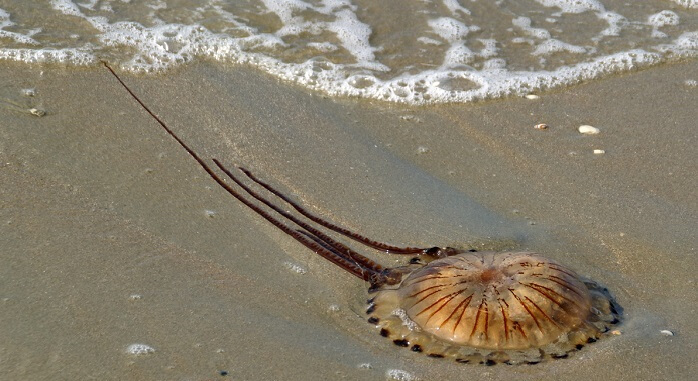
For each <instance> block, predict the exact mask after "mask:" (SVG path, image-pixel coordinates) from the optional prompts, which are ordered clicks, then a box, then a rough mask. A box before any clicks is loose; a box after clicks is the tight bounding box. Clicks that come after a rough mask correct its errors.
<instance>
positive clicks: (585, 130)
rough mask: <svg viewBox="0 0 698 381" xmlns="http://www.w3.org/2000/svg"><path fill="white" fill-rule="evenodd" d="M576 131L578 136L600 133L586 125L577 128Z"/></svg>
mask: <svg viewBox="0 0 698 381" xmlns="http://www.w3.org/2000/svg"><path fill="white" fill-rule="evenodd" d="M577 131H579V133H580V134H584V135H596V134H598V133H599V132H600V130H599V129H598V128H596V127H594V126H589V125H586V124H585V125H582V126H579V128H577Z"/></svg>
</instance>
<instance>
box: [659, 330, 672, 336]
mask: <svg viewBox="0 0 698 381" xmlns="http://www.w3.org/2000/svg"><path fill="white" fill-rule="evenodd" d="M659 333H661V334H662V335H664V336H674V332H672V331H670V330H668V329H663V330H661V331H659Z"/></svg>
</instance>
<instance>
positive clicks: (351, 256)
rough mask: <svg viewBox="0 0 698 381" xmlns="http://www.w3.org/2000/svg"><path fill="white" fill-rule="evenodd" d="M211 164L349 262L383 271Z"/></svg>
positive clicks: (226, 169) (379, 266)
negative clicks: (352, 261) (349, 260)
mask: <svg viewBox="0 0 698 381" xmlns="http://www.w3.org/2000/svg"><path fill="white" fill-rule="evenodd" d="M213 162H214V163H215V164H216V165H217V166H218V168H219V169H220V170H221V171H223V172H224V173H225V174H226V175H228V177H230V179H231V180H233V181H234V182H235V183H236V184H237V185H238V186H239V187H240V188H242V189H243V190H244V191H245V192H247V194H249V195H250V196H252V197H254V198H255V199H257V200H259V201H260V202H262V203H263V204H264V205H266V206H268V207H269V208H270V209H272V210H273V211H275V212H277V213H279V214H280V215H282V216H283V217H285V218H286V219H288V220H289V221H291V222H293V223H295V224H297V225H298V226H300V227H302V228H303V229H305V230H307V231H308V232H310V233H311V234H312V235H314V236H315V237H317V238H319V239H320V240H322V241H323V242H326V243H327V244H328V245H330V246H331V247H333V248H334V249H336V250H337V251H338V252H339V253H340V254H342V255H343V256H345V257H347V258H348V259H351V260H354V261H356V262H358V264H359V265H360V266H362V267H365V268H368V269H371V270H372V271H374V272H376V273H380V272H381V271H383V270H384V268H383V266H381V265H379V264H378V263H376V262H374V261H372V260H371V259H369V258H367V257H365V256H363V255H361V254H359V253H357V252H356V251H354V250H352V249H351V248H349V247H348V246H346V245H344V244H343V243H341V242H338V241H336V240H334V239H333V238H332V237H330V236H328V235H327V234H325V233H323V232H321V231H320V230H318V229H316V228H314V227H313V226H311V225H309V224H308V223H306V222H303V221H301V220H300V219H298V218H296V217H295V216H294V215H292V214H290V213H288V212H286V211H285V210H283V209H281V208H279V207H278V206H276V205H274V204H273V203H271V202H270V201H269V200H267V199H266V198H264V197H262V196H261V195H260V194H258V193H257V192H255V191H253V190H252V189H251V188H250V187H248V186H247V185H245V184H244V183H243V182H242V181H240V179H238V178H237V176H235V175H234V174H233V173H232V172H231V171H230V170H229V169H228V168H226V167H225V166H224V165H223V164H221V162H220V161H219V160H218V159H213Z"/></svg>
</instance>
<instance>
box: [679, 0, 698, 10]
mask: <svg viewBox="0 0 698 381" xmlns="http://www.w3.org/2000/svg"><path fill="white" fill-rule="evenodd" d="M674 2H675V3H676V4H678V5H681V6H683V7H686V8H688V9H694V8H698V0H674Z"/></svg>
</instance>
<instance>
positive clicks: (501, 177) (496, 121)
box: [0, 1, 698, 380]
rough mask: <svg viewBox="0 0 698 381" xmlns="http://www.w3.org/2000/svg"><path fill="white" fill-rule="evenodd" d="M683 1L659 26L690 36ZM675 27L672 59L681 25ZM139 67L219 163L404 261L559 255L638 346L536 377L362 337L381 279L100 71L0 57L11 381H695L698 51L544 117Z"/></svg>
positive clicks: (539, 109) (3, 344)
mask: <svg viewBox="0 0 698 381" xmlns="http://www.w3.org/2000/svg"><path fill="white" fill-rule="evenodd" d="M478 3H479V2H473V3H472V4H478ZM540 3H543V2H540ZM100 4H102V3H100V2H95V7H97V8H98V7H99V5H100ZM118 4H119V3H117V2H115V3H114V4H113V5H115V6H116V5H118ZM458 4H461V5H462V6H465V7H468V8H471V9H469V11H470V12H474V9H475V8H474V7H472V6H470V3H468V2H462V3H458ZM664 4H665V5H666V7H664V8H661V7H660V8H658V9H651V10H648V12H649V11H651V12H649V13H650V14H656V13H658V12H660V11H661V10H664V9H667V10H668V9H673V10H674V11H676V13H677V14H678V15H679V18H680V20H683V21H684V22H685V21H686V20H687V16H685V15H684V14H683V13H681V11H679V8H674V5H676V3H674V2H671V1H667V2H664ZM604 5H606V7H607V8H610V7H611V5H609V4H606V2H604ZM677 6H678V5H677ZM0 8H2V9H5V10H8V8H9V7H7V6H6V5H3V6H0ZM78 9H80V10H81V12H85V13H87V12H89V9H88V8H86V7H84V6H81V7H79V8H78ZM86 9H87V10H86ZM681 9H684V8H681ZM686 9H689V10H690V8H686ZM447 11H448V10H447ZM557 11H559V9H557ZM449 12H450V11H449ZM551 12H554V10H551ZM589 12H591V13H589ZM8 13H10V14H12V12H10V11H9V10H8ZM596 13H598V12H596ZM596 13H595V12H594V11H588V12H584V13H581V15H584V14H586V16H585V17H590V18H592V19H594V18H596V17H597V16H596ZM620 13H622V12H620ZM626 13H627V12H626ZM563 15H564V14H563ZM248 16H249V15H248ZM520 16H521V15H519V14H516V15H515V17H520ZM625 16H626V17H628V15H627V14H626V15H625ZM512 17H514V16H512ZM553 17H554V16H553ZM561 17H562V16H561ZM565 17H566V16H565ZM249 18H251V17H249ZM10 19H11V20H13V21H12V22H15V23H16V24H17V25H19V24H20V22H19V21H18V20H16V19H12V18H10ZM643 20H645V21H646V18H644V19H643ZM508 22H511V20H509V21H508ZM464 24H467V23H465V22H464ZM679 25H682V24H679ZM683 26H684V27H685V24H683ZM84 27H85V28H88V27H90V28H91V26H90V25H87V24H86V25H84ZM480 27H481V28H482V26H480ZM663 28H664V27H663ZM373 29H376V28H375V27H374V28H373ZM15 31H16V30H15ZM660 31H661V30H660ZM664 31H665V32H667V34H668V37H666V41H671V40H673V39H676V38H678V37H679V36H680V35H681V34H683V33H685V32H686V31H685V30H679V29H677V31H675V32H670V31H666V29H664ZM374 33H378V32H377V31H376V32H374ZM470 33H474V32H469V34H468V35H469V36H470ZM648 33H650V34H651V33H652V30H651V29H650V30H649V31H648ZM671 33H675V34H674V35H672V34H671ZM25 34H26V33H25ZM33 38H35V39H38V38H39V36H38V35H37V34H35V35H33ZM655 38H659V37H655ZM3 41H6V40H3ZM648 49H649V48H648ZM446 50H447V49H446ZM123 51H127V49H124V50H123ZM123 51H121V50H118V49H117V50H116V53H112V54H115V56H114V57H115V62H117V63H119V65H120V67H119V73H120V74H121V75H122V77H123V78H124V80H125V81H126V82H127V83H128V84H129V86H130V87H131V88H132V89H133V90H134V91H135V92H137V93H138V94H139V96H140V97H141V98H142V99H143V100H144V101H145V102H146V103H147V104H148V105H149V106H150V107H151V108H152V109H153V110H154V111H155V112H156V113H157V114H158V115H159V116H161V117H162V118H163V120H164V121H165V122H166V123H168V125H169V126H170V127H172V128H173V129H174V130H175V131H176V132H177V133H178V134H180V135H181V136H182V138H183V139H185V140H186V141H187V143H189V144H190V145H191V146H192V147H193V148H194V149H195V150H196V151H197V152H199V153H200V154H201V155H202V156H204V157H217V158H218V159H220V160H222V161H224V162H225V163H229V164H241V165H245V166H247V167H248V168H250V169H251V170H253V171H254V172H255V174H257V175H258V176H260V177H261V178H263V179H264V180H265V181H268V182H270V183H272V184H273V185H274V186H276V187H278V188H280V189H282V190H283V191H284V193H286V194H288V195H291V196H292V197H293V198H294V199H295V200H297V201H301V202H302V203H303V204H305V205H307V206H308V207H309V208H310V209H311V210H312V211H314V212H316V213H317V214H320V215H323V216H326V217H328V218H330V219H332V220H333V221H335V222H337V223H339V224H341V225H344V226H347V227H349V228H351V229H353V230H358V231H360V232H363V233H365V234H367V235H369V236H372V237H375V238H378V239H382V240H385V241H389V242H392V243H396V244H405V245H414V246H425V245H451V246H459V247H472V248H476V249H479V250H485V249H494V250H510V249H514V250H535V251H538V252H542V253H545V254H546V255H547V256H548V257H550V258H553V259H554V260H556V261H558V262H561V263H564V264H565V265H567V266H569V267H570V268H573V269H574V270H575V271H577V272H578V273H579V274H580V275H582V276H585V277H589V278H592V279H594V280H596V281H598V282H600V283H602V284H603V285H605V286H607V287H608V288H609V289H610V290H611V292H612V293H613V295H614V296H615V298H616V299H617V300H618V302H619V304H621V305H622V306H623V308H624V320H623V323H622V325H620V326H619V327H618V331H619V335H617V336H615V337H612V338H610V339H607V340H603V341H599V342H598V343H594V345H589V346H586V347H585V348H584V349H583V350H581V351H579V352H577V353H575V354H574V355H573V356H571V357H570V358H567V359H562V360H556V361H549V362H545V363H541V364H537V365H535V366H515V367H512V366H506V365H497V366H494V367H485V366H477V365H469V364H456V363H452V362H449V361H443V360H441V359H432V358H428V357H426V356H424V355H423V354H419V353H412V352H409V351H406V350H404V349H403V348H398V347H396V346H395V345H394V344H393V343H391V342H390V341H388V340H386V339H384V338H382V337H380V336H379V335H378V334H377V333H376V332H375V329H374V327H372V326H371V325H370V324H368V323H367V322H366V318H365V315H364V313H363V310H364V308H365V299H366V287H365V284H364V283H363V282H360V281H358V280H357V279H356V278H354V277H351V276H350V275H348V274H346V273H344V272H342V271H341V270H339V269H338V268H337V267H335V266H333V265H331V264H330V263H329V262H327V261H325V260H324V259H322V258H320V257H318V256H316V255H314V254H313V253H312V252H310V251H308V250H307V249H306V248H304V247H303V246H301V245H299V244H297V243H296V242H295V241H293V240H291V239H290V238H288V237H287V236H286V235H285V234H283V233H281V232H279V231H278V230H276V229H275V228H273V227H272V226H270V225H269V224H268V223H267V222H266V221H264V220H262V219H261V218H259V217H258V216H257V215H255V214H254V213H252V212H250V211H249V210H248V209H247V208H245V207H244V206H243V205H241V204H239V203H238V202H236V201H235V200H234V199H233V198H232V197H230V196H229V195H228V194H226V193H225V192H224V191H222V190H221V189H219V188H218V187H217V185H216V184H215V183H214V182H213V181H212V180H211V179H210V178H209V177H208V176H207V175H206V174H205V173H204V172H203V171H202V170H201V168H200V167H199V166H198V165H197V164H196V163H195V162H194V161H193V160H192V159H191V157H189V156H188V155H186V153H184V152H183V151H182V149H181V147H179V146H178V145H177V144H176V143H175V142H173V141H172V139H171V138H170V137H169V136H167V135H166V134H164V133H163V132H162V130H161V129H160V127H159V126H158V125H157V124H156V123H155V122H154V121H153V120H152V118H150V117H149V116H148V115H147V114H146V113H145V112H143V110H142V109H140V108H139V107H138V105H137V104H136V103H135V102H134V101H133V100H132V99H131V98H129V97H128V95H127V94H126V93H125V92H124V91H123V89H122V88H120V87H119V86H118V83H116V82H115V81H114V79H113V77H111V76H110V75H109V73H108V72H106V71H105V69H104V68H103V67H101V66H99V65H98V64H97V63H96V62H92V61H86V62H85V64H84V65H75V64H74V63H66V62H38V63H37V62H35V63H30V62H23V61H18V60H13V59H9V60H5V61H4V62H1V63H0V83H1V84H2V86H0V98H1V99H2V100H3V102H2V104H0V115H1V117H0V136H1V139H0V165H1V167H0V195H1V197H0V255H1V256H2V259H3V266H2V267H1V268H0V303H1V305H2V308H1V309H0V321H2V322H3V324H2V325H1V326H0V339H1V340H0V375H1V377H0V378H8V379H25V378H32V379H86V378H89V377H92V378H97V379H114V380H117V379H118V380H123V379H133V380H153V379H155V380H157V379H163V380H164V379H226V378H230V379H242V380H259V379H283V380H292V379H309V378H317V379H366V380H385V379H431V378H436V377H441V378H443V379H471V378H483V379H493V380H507V379H511V378H512V377H516V378H519V379H525V380H536V379H545V378H547V377H549V376H550V375H551V374H552V375H555V376H556V377H557V378H559V379H569V380H572V379H591V380H602V379H608V378H611V377H612V378H616V379H690V377H691V375H692V374H694V373H695V372H696V365H695V354H696V347H695V342H697V340H696V335H695V334H694V332H695V331H696V329H697V328H698V327H697V326H696V323H695V319H693V316H694V312H695V311H694V306H695V305H696V302H698V300H696V299H698V298H697V295H696V293H695V291H694V287H695V279H696V275H695V274H696V269H697V266H696V265H697V263H696V262H697V261H696V259H695V245H696V233H695V226H696V222H698V218H697V215H698V197H697V196H696V192H695V184H696V175H695V173H697V172H698V168H696V161H695V157H696V156H697V155H696V154H697V153H698V152H697V151H696V148H695V147H696V144H695V143H696V131H695V120H696V116H697V115H696V111H695V104H696V103H697V101H698V96H697V95H696V94H697V93H696V91H698V90H697V88H696V85H695V83H696V82H695V81H696V80H698V66H697V65H696V63H695V61H694V60H691V59H690V57H689V58H684V59H677V60H676V61H673V62H672V59H668V61H662V62H658V63H656V64H653V65H650V66H648V67H647V68H645V69H643V70H639V71H638V70H632V71H629V72H624V71H621V72H617V73H609V74H607V75H605V76H604V77H603V78H599V79H598V80H595V81H592V82H588V83H585V84H581V85H576V86H559V87H556V88H553V89H550V90H547V91H538V92H536V94H537V95H538V96H539V98H538V99H527V98H523V97H518V96H509V97H505V98H502V99H495V100H490V101H486V102H478V103H452V104H441V105H429V106H415V105H411V104H408V103H405V102H384V101H376V100H372V99H371V97H366V98H365V99H360V98H359V99H357V98H347V97H328V96H327V92H324V91H321V90H317V89H316V90H312V89H308V88H307V87H306V86H305V85H304V84H302V83H298V84H296V85H293V84H290V83H289V82H287V81H284V80H280V79H279V77H278V76H276V75H275V74H274V73H272V72H266V73H265V72H264V71H263V70H262V71H260V70H259V68H258V67H256V65H255V64H253V63H252V64H249V65H233V64H232V63H230V62H228V63H226V62H223V63H221V62H219V61H216V60H210V59H195V60H193V61H190V62H188V63H187V64H186V65H175V67H171V68H169V69H168V70H167V71H164V72H157V73H144V72H142V71H140V70H136V69H134V68H133V67H131V66H129V65H130V64H129V62H130V61H129V60H130V58H128V56H127V55H124V53H123ZM119 52H121V53H119ZM90 54H93V53H90ZM118 54H122V55H120V56H119V55H118ZM376 54H377V53H376ZM107 56H109V54H107ZM133 71H135V72H133ZM371 75H373V74H371ZM376 78H378V77H376ZM32 110H34V111H32ZM541 123H545V124H547V125H548V128H547V129H536V128H534V126H535V125H537V124H541ZM581 125H591V126H594V127H596V128H598V134H591V135H587V134H582V133H580V132H579V130H578V127H579V126H581ZM601 151H602V152H603V153H601ZM595 152H597V153H595ZM362 252H365V253H367V254H368V255H370V256H371V258H373V259H376V260H378V261H380V262H382V263H383V264H385V265H389V266H391V265H397V264H398V263H402V262H403V261H404V260H405V258H398V257H397V256H390V255H384V254H380V253H377V252H371V251H368V250H362ZM670 333H671V334H672V335H673V336H672V335H670ZM222 372H223V373H222ZM222 374H225V375H222Z"/></svg>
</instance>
